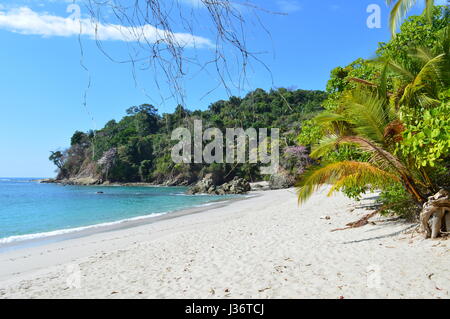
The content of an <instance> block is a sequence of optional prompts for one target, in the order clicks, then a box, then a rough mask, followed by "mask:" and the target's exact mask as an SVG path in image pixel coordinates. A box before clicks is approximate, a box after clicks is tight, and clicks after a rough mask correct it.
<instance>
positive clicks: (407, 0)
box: [386, 0, 434, 35]
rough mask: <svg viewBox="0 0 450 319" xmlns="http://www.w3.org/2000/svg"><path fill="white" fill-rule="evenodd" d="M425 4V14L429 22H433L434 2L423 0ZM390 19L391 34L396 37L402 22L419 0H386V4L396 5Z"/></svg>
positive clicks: (432, 0)
mask: <svg viewBox="0 0 450 319" xmlns="http://www.w3.org/2000/svg"><path fill="white" fill-rule="evenodd" d="M423 1H424V4H425V10H424V14H425V15H426V16H427V18H428V19H429V20H431V17H432V13H433V6H434V0H423ZM394 2H395V4H394V6H393V7H392V10H391V15H390V18H389V24H390V27H391V34H392V35H395V32H396V30H397V28H398V26H399V24H400V21H401V20H402V19H403V18H404V17H405V15H406V14H407V12H408V11H409V10H410V9H411V8H412V7H413V6H414V5H416V3H417V0H386V3H387V4H388V5H389V6H390V5H392V3H394Z"/></svg>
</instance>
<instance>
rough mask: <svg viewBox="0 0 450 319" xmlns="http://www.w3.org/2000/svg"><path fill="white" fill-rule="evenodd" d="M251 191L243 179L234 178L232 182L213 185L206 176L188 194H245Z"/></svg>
mask: <svg viewBox="0 0 450 319" xmlns="http://www.w3.org/2000/svg"><path fill="white" fill-rule="evenodd" d="M250 189H251V187H250V183H249V182H247V181H246V180H245V179H243V178H239V177H235V178H234V179H233V180H232V181H230V182H228V183H224V184H222V185H215V184H214V181H213V179H212V177H211V176H210V175H206V176H205V177H204V178H203V179H202V180H200V181H199V182H198V183H197V184H195V185H194V186H192V187H191V188H189V190H188V192H187V193H188V194H212V195H225V194H245V193H247V192H249V191H250Z"/></svg>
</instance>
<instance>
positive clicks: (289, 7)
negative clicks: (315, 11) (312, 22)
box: [277, 0, 302, 13]
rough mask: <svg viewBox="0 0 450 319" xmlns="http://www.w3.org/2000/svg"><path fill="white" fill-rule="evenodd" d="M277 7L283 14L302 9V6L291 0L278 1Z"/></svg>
mask: <svg viewBox="0 0 450 319" xmlns="http://www.w3.org/2000/svg"><path fill="white" fill-rule="evenodd" d="M277 5H278V8H280V10H281V11H283V12H285V13H293V12H296V11H299V10H301V9H302V6H301V5H300V4H299V3H298V2H297V1H293V0H278V1H277Z"/></svg>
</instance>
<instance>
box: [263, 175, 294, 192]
mask: <svg viewBox="0 0 450 319" xmlns="http://www.w3.org/2000/svg"><path fill="white" fill-rule="evenodd" d="M294 184H295V178H294V177H293V176H291V175H289V174H288V172H286V171H280V172H279V173H276V174H273V175H272V176H270V180H269V188H270V189H282V188H289V187H292V186H294Z"/></svg>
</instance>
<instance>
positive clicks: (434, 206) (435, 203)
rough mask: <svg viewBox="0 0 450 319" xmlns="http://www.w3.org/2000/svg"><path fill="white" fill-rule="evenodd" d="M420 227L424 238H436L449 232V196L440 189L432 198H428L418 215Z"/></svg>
mask: <svg viewBox="0 0 450 319" xmlns="http://www.w3.org/2000/svg"><path fill="white" fill-rule="evenodd" d="M420 225H421V227H422V230H423V231H424V232H425V238H430V237H431V238H432V239H434V238H437V237H439V236H440V235H441V234H443V233H448V232H450V194H449V192H447V191H445V190H443V189H441V190H440V191H439V192H437V193H436V194H435V195H434V196H430V197H428V201H427V202H426V203H425V204H424V205H423V209H422V212H421V213H420Z"/></svg>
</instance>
